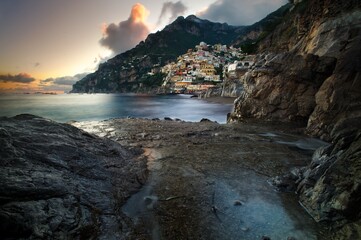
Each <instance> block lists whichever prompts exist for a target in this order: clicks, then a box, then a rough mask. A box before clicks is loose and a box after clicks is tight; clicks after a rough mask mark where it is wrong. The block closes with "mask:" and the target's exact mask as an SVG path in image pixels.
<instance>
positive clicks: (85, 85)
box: [72, 15, 243, 93]
mask: <svg viewBox="0 0 361 240" xmlns="http://www.w3.org/2000/svg"><path fill="white" fill-rule="evenodd" d="M242 29H243V27H235V26H229V25H227V24H221V23H213V22H210V21H208V20H202V19H199V18H197V17H195V16H193V15H191V16H188V17H187V18H183V17H179V18H177V19H176V20H175V21H174V22H173V23H172V24H170V25H168V26H166V27H165V28H164V29H163V30H162V31H158V32H157V33H154V34H150V35H149V36H148V37H147V39H146V40H145V41H142V42H140V43H139V44H138V45H137V46H136V47H135V48H133V49H131V50H129V51H127V52H125V53H122V54H119V55H117V56H115V57H114V58H112V59H110V60H108V61H107V62H106V63H103V64H101V65H100V66H99V69H98V70H97V71H96V72H94V73H92V74H89V75H88V76H86V77H85V78H83V79H82V80H80V81H79V82H77V83H75V84H74V85H73V90H72V92H73V93H75V92H129V91H138V90H139V87H140V83H142V82H143V80H144V79H142V76H143V74H145V73H147V72H148V71H149V70H150V69H152V68H154V67H157V66H159V65H162V64H164V63H166V62H167V61H170V60H175V59H176V58H177V57H178V56H179V55H181V54H183V53H185V52H186V51H187V50H188V49H190V48H193V47H194V46H195V45H196V44H198V43H199V42H201V41H204V42H207V43H209V44H216V43H222V44H230V43H231V42H232V41H233V40H234V39H236V38H237V36H239V34H240V31H241V30H242ZM154 80H155V81H156V80H157V79H154Z"/></svg>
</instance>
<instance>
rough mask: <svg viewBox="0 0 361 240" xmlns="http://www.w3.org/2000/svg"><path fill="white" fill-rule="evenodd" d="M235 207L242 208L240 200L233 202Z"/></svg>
mask: <svg viewBox="0 0 361 240" xmlns="http://www.w3.org/2000/svg"><path fill="white" fill-rule="evenodd" d="M233 205H234V206H242V205H243V203H242V202H241V201H240V200H236V201H234V202H233Z"/></svg>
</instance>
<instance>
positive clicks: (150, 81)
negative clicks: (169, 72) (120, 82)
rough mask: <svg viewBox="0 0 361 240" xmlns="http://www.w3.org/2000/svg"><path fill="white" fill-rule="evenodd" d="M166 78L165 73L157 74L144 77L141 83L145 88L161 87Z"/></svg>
mask: <svg viewBox="0 0 361 240" xmlns="http://www.w3.org/2000/svg"><path fill="white" fill-rule="evenodd" d="M165 76H166V74H164V73H156V74H154V75H148V74H147V75H143V76H142V78H141V79H140V82H141V83H142V84H143V86H145V87H151V88H153V87H159V86H161V85H162V82H163V78H164V77H165Z"/></svg>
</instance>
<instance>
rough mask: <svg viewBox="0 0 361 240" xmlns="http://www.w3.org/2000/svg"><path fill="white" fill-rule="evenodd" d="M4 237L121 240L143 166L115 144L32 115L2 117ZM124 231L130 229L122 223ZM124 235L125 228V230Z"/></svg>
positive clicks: (0, 212) (0, 216) (0, 213)
mask: <svg viewBox="0 0 361 240" xmlns="http://www.w3.org/2000/svg"><path fill="white" fill-rule="evenodd" d="M0 143H1V145H2V147H1V148H0V166H1V167H0V181H1V185H0V231H1V235H2V238H5V239H6V238H8V239H17V238H26V239H91V238H103V239H116V238H120V237H121V236H122V235H125V234H126V232H122V231H123V230H122V229H124V228H122V224H124V223H122V220H121V218H122V215H121V214H120V213H119V211H118V209H120V206H121V205H122V204H123V203H124V202H125V199H126V198H127V197H129V196H130V194H131V192H132V191H134V190H135V189H137V188H139V187H140V184H139V183H138V182H137V181H135V179H137V177H138V176H142V175H144V173H145V171H146V170H145V169H146V164H145V162H144V161H142V160H139V161H133V160H132V159H133V158H135V157H136V155H134V153H132V152H131V151H128V150H127V149H125V148H123V147H121V146H120V145H118V144H117V143H115V142H112V141H110V140H106V139H101V138H98V137H96V136H94V135H91V134H88V133H85V132H84V131H82V130H79V129H77V128H75V127H73V126H70V125H68V124H60V123H56V122H53V121H50V120H47V119H43V118H40V117H36V116H32V115H19V116H16V117H14V118H1V120H0ZM124 226H125V225H124ZM124 231H125V230H124Z"/></svg>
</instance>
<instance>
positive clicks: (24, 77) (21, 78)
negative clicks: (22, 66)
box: [0, 73, 35, 84]
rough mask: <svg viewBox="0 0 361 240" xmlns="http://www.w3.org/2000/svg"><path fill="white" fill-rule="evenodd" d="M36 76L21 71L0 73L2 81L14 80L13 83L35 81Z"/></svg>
mask: <svg viewBox="0 0 361 240" xmlns="http://www.w3.org/2000/svg"><path fill="white" fill-rule="evenodd" d="M34 81H35V78H33V77H31V76H30V75H29V74H27V73H19V74H18V75H11V74H7V75H0V82H13V83H24V84H27V83H31V82H34Z"/></svg>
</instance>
